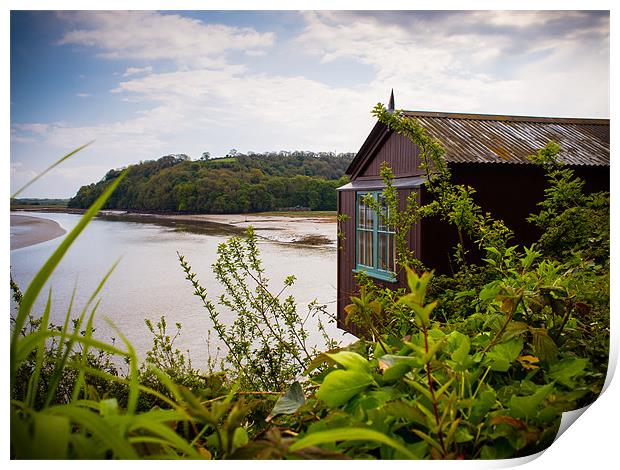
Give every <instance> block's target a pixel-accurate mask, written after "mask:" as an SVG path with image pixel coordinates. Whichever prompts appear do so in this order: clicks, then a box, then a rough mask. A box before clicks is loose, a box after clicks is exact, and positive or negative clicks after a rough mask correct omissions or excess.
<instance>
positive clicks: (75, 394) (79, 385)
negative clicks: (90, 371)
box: [71, 299, 101, 402]
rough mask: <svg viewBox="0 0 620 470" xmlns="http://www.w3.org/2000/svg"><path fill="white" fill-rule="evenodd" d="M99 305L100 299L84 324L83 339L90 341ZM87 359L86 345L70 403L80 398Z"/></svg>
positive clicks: (85, 345) (86, 345)
mask: <svg viewBox="0 0 620 470" xmlns="http://www.w3.org/2000/svg"><path fill="white" fill-rule="evenodd" d="M100 303H101V299H100V300H98V301H97V303H96V304H95V306H94V308H93V311H92V312H91V314H90V317H88V323H87V324H86V331H85V334H84V338H86V339H87V340H89V339H91V338H92V336H93V319H94V318H95V312H96V311H97V309H98V308H99V304H100ZM87 357H88V343H85V344H84V347H83V348H82V357H81V359H80V367H79V373H78V377H77V379H75V385H74V386H73V394H72V395H71V401H72V402H74V401H76V400H77V399H78V398H79V396H80V390H82V385H83V384H84V368H85V367H86V358H87Z"/></svg>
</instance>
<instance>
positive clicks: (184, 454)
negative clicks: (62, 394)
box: [10, 146, 204, 459]
mask: <svg viewBox="0 0 620 470" xmlns="http://www.w3.org/2000/svg"><path fill="white" fill-rule="evenodd" d="M84 147H85V146H82V147H80V148H78V149H76V150H75V151H73V152H71V153H69V154H68V155H66V156H65V157H63V158H61V159H60V160H59V161H57V162H56V163H54V164H53V165H52V166H51V167H50V168H48V169H47V170H46V171H45V172H43V173H42V174H41V175H39V176H38V177H36V178H35V179H34V180H33V181H31V182H30V183H28V184H27V185H26V186H24V188H22V189H21V190H20V191H18V192H17V193H15V194H14V195H13V197H15V196H16V195H17V194H19V193H20V192H21V191H22V190H23V189H25V188H26V187H28V186H29V185H30V184H32V183H33V182H34V181H35V180H37V179H38V178H39V177H40V176H42V175H43V174H45V173H47V172H48V171H49V170H51V169H52V168H54V167H55V166H57V165H58V164H60V163H61V162H63V161H64V160H66V159H67V158H69V157H70V156H72V155H73V154H75V153H77V152H78V151H79V150H81V149H83V148H84ZM124 176H125V174H124V173H123V174H121V175H120V176H119V177H118V178H116V180H114V181H113V182H112V183H111V184H110V186H109V187H108V188H107V189H106V191H105V192H104V193H103V194H102V195H101V196H100V197H99V198H98V199H97V200H96V201H95V202H94V203H93V205H92V206H91V207H90V208H89V209H88V210H87V211H86V213H85V214H84V215H83V216H82V217H81V219H80V221H79V223H78V224H77V225H76V226H75V227H74V228H73V229H72V230H71V231H70V232H69V233H68V234H67V235H66V237H65V238H64V239H63V241H62V242H61V243H60V245H59V246H58V248H57V249H56V250H55V251H54V252H53V253H52V255H51V256H50V257H49V258H48V259H47V261H46V262H45V263H44V265H43V266H42V267H41V269H40V270H39V271H38V272H37V273H36V275H35V276H34V278H33V279H32V281H31V282H30V284H29V285H28V287H27V289H26V291H25V292H24V294H23V297H22V298H21V301H20V302H19V306H18V310H17V315H16V316H15V319H14V322H13V330H12V332H11V342H10V383H11V394H12V396H11V404H10V419H11V458H17V459H67V458H86V459H95V458H123V459H134V458H140V457H149V458H202V457H203V456H204V453H203V454H201V453H199V452H198V450H196V448H195V446H193V445H192V444H190V442H188V441H187V440H186V439H184V438H183V437H181V436H180V435H179V434H177V433H176V432H175V430H174V428H175V426H176V425H177V424H178V423H179V422H185V423H189V424H191V425H195V419H194V418H193V417H192V413H191V412H190V411H189V410H188V407H187V406H186V405H185V404H184V403H185V402H184V401H179V400H170V399H169V398H168V397H166V396H164V395H163V394H161V393H160V392H157V391H155V390H152V389H149V388H147V387H145V386H143V385H141V384H140V382H139V369H138V357H137V355H136V351H135V350H134V348H133V347H132V346H131V344H130V342H129V341H128V340H127V339H126V337H125V336H124V335H123V334H122V332H120V331H119V330H118V329H116V328H115V327H114V326H113V325H112V327H113V328H115V329H116V332H117V334H118V336H119V337H120V338H121V340H122V343H123V348H120V347H117V346H115V345H113V344H108V343H106V342H103V341H100V340H98V339H95V338H94V337H93V320H94V317H95V314H96V312H97V308H98V306H99V301H100V300H96V299H97V296H98V295H99V293H100V291H101V289H102V287H103V286H104V284H105V282H106V280H107V279H108V277H109V276H110V275H111V274H112V271H113V270H114V268H115V267H116V263H115V264H114V265H113V266H112V268H111V269H110V271H109V272H108V273H107V274H106V275H105V276H104V278H103V279H102V281H101V283H100V284H99V286H98V287H97V288H96V289H95V291H94V292H93V294H92V295H91V296H90V298H89V300H88V302H87V303H86V305H85V307H84V309H83V310H82V312H81V314H80V316H79V317H78V319H77V320H76V321H75V322H74V324H73V327H72V328H71V327H70V323H71V314H72V308H73V297H72V299H71V302H70V304H69V306H68V309H67V313H66V316H65V321H64V324H63V326H62V328H51V327H50V323H49V318H50V312H51V305H52V290H51V289H50V290H49V292H48V294H47V302H46V305H45V309H44V312H43V314H42V316H41V318H40V321H37V322H36V323H35V325H37V327H36V328H34V329H31V330H30V331H28V329H27V328H26V325H27V324H28V322H29V320H30V319H31V318H32V316H33V313H32V310H33V306H34V304H35V301H36V300H37V298H38V297H39V296H40V295H41V292H42V290H43V288H44V286H45V284H46V282H47V281H48V280H49V278H50V276H51V275H52V273H53V272H54V269H55V268H56V267H57V266H58V263H60V261H61V260H62V258H63V257H64V256H65V254H66V253H67V251H68V250H69V249H70V248H71V245H72V244H73V242H74V241H75V240H76V239H77V238H78V237H79V236H80V234H81V233H82V231H83V230H84V229H85V228H86V226H87V225H88V224H89V223H90V222H91V220H92V219H93V217H95V215H96V214H97V212H98V211H99V210H100V209H101V208H102V207H103V205H104V204H105V202H106V201H107V199H108V198H109V197H110V195H111V194H112V193H113V191H114V190H115V189H116V187H117V186H118V184H119V183H120V182H121V180H122V179H123V178H124ZM74 294H75V292H74ZM84 321H86V325H85V326H84ZM83 328H84V329H83ZM50 345H51V346H50ZM91 349H96V350H99V351H103V352H104V353H106V354H109V355H112V356H117V357H120V358H125V359H126V360H127V361H128V363H129V373H128V376H127V377H119V376H117V375H114V374H111V373H108V372H106V371H103V370H100V369H97V368H94V367H92V366H91V365H89V362H88V360H87V358H88V354H89V351H90V350H91ZM76 357H77V359H76ZM50 363H51V366H52V367H51V369H52V371H51V374H49V377H48V378H47V380H46V383H45V386H43V384H42V382H41V372H42V370H43V368H44V366H46V365H48V366H49V364H50ZM20 370H22V371H23V370H26V371H27V372H28V371H31V373H30V374H29V376H28V374H19V375H18V372H19V371H20ZM68 370H72V371H74V374H73V376H74V377H75V381H74V384H73V391H72V393H71V396H70V399H69V401H68V402H67V403H61V404H58V403H57V400H56V394H57V388H58V385H59V382H60V381H61V377H63V374H65V373H66V372H67V371H68ZM154 372H155V373H156V374H157V376H158V377H159V378H160V379H161V381H162V383H164V384H167V385H168V389H169V391H170V392H171V394H172V395H173V396H177V397H180V392H179V390H178V389H177V387H176V386H175V385H174V384H173V383H172V382H171V381H170V380H167V379H166V377H165V375H164V374H163V373H162V372H160V371H154ZM73 376H72V377H73ZM18 377H19V378H24V377H28V378H27V380H28V384H27V388H26V393H25V396H18V394H16V393H15V390H16V386H17V385H23V384H17V383H16V381H17V380H18ZM89 377H97V378H100V379H104V380H107V381H109V382H110V383H114V382H116V383H120V384H122V385H123V386H124V387H126V389H127V405H126V407H125V408H122V407H121V406H120V405H119V403H118V401H117V399H116V398H106V399H99V398H98V397H96V396H95V395H94V394H93V393H91V392H90V391H89V388H88V386H87V382H88V380H87V379H88V378H89ZM24 380H25V379H24ZM141 393H148V394H151V395H154V396H156V397H157V398H159V399H160V400H161V401H163V402H165V403H166V404H167V405H169V406H170V409H167V410H162V409H152V410H150V411H147V412H139V411H137V403H138V398H139V395H140V394H141Z"/></svg>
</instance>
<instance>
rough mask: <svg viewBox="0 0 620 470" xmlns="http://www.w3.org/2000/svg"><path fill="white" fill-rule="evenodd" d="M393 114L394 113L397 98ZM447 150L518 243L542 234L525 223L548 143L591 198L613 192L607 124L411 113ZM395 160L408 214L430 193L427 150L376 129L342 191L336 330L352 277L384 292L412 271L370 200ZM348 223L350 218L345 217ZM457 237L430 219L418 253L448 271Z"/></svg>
mask: <svg viewBox="0 0 620 470" xmlns="http://www.w3.org/2000/svg"><path fill="white" fill-rule="evenodd" d="M388 109H389V110H391V111H393V110H394V99H393V95H392V97H391V99H390V104H389V106H388ZM404 114H405V115H406V116H408V117H411V118H415V119H417V120H418V121H419V123H420V124H421V125H422V126H423V127H424V128H425V129H426V131H427V133H428V134H429V135H430V136H432V137H435V138H437V139H438V140H439V141H441V143H442V144H443V146H444V147H445V150H446V154H445V157H446V161H447V163H448V165H449V167H450V169H451V172H452V177H453V181H454V182H455V183H460V184H466V185H469V186H472V187H473V188H474V189H475V190H476V194H475V199H476V202H477V203H478V204H479V205H480V206H481V207H482V209H483V210H484V211H485V212H490V213H491V215H492V216H493V217H494V218H496V219H502V220H503V221H504V222H505V223H506V225H507V226H508V227H509V228H511V229H512V230H513V231H514V233H515V238H516V241H517V242H518V243H521V244H526V245H527V244H531V243H532V242H533V241H535V240H537V239H538V237H539V235H540V234H539V233H537V230H536V229H535V227H534V226H533V225H532V224H530V223H528V222H526V218H527V216H528V215H529V214H530V213H532V212H535V211H536V210H537V209H536V205H537V203H538V202H539V201H541V200H542V199H543V196H544V189H545V187H546V180H545V175H544V171H543V170H542V169H541V168H540V167H538V166H536V165H534V164H532V163H531V162H530V161H529V160H528V156H529V155H532V154H535V153H536V152H537V150H539V149H541V148H543V147H544V146H545V145H546V144H547V143H548V142H549V141H550V140H554V141H556V142H557V143H559V144H560V147H561V152H560V154H559V158H560V159H561V160H562V161H563V162H564V163H566V164H567V165H568V166H569V167H570V168H572V169H573V170H574V171H575V173H576V175H577V176H579V177H581V178H583V179H584V180H585V182H586V185H585V191H602V190H609V119H574V118H550V117H525V116H501V115H483V114H460V113H441V112H424V111H404ZM383 162H387V164H388V165H389V166H390V168H391V169H392V171H393V173H394V181H393V184H394V186H395V187H396V188H397V189H398V193H399V201H400V204H401V209H403V208H404V205H405V201H406V198H407V197H408V196H409V195H410V194H411V193H415V194H416V196H417V200H418V203H419V204H425V203H426V202H428V200H429V196H428V194H427V193H426V191H425V187H424V176H423V175H424V170H422V169H421V168H420V157H419V151H418V148H417V147H416V145H415V144H413V143H412V142H410V141H409V140H408V139H406V138H405V137H403V136H402V135H399V134H397V133H395V132H393V131H392V130H390V129H388V128H387V126H385V125H384V124H382V123H380V122H377V124H376V125H375V126H374V128H373V129H372V131H371V132H370V134H369V135H368V137H367V138H366V141H365V142H364V143H363V144H362V146H361V148H360V150H359V151H358V153H357V155H356V157H355V158H354V160H353V161H352V162H351V164H350V166H349V168H348V169H347V171H346V174H347V175H348V176H349V178H350V183H348V184H346V185H344V186H342V187H340V188H338V213H339V214H346V216H347V217H344V219H345V220H344V221H342V220H341V221H340V222H339V230H340V231H341V233H342V235H343V236H342V237H340V239H339V242H338V243H339V249H338V274H337V276H338V280H337V296H338V297H337V316H338V327H339V328H342V329H346V330H347V331H350V332H352V333H354V334H355V333H356V332H357V329H356V328H355V326H354V325H353V326H351V325H346V324H345V317H346V314H345V312H344V307H345V306H346V305H347V304H349V303H350V297H351V295H355V294H356V292H357V285H356V283H355V280H354V276H355V274H356V272H358V271H365V272H366V273H367V274H368V275H369V276H371V277H372V278H374V280H375V281H376V282H377V283H378V284H380V285H383V286H385V287H392V288H397V287H404V286H405V285H406V279H405V273H404V272H396V268H395V262H394V257H395V243H394V234H393V232H392V231H391V229H390V227H388V226H385V225H383V224H382V223H381V220H379V218H378V217H376V215H375V214H374V213H373V212H374V211H373V210H372V209H370V208H369V207H367V206H366V205H364V203H363V201H362V197H363V196H364V195H365V194H367V193H372V194H374V195H376V197H378V195H379V194H380V192H381V191H382V190H383V189H384V187H385V185H384V183H383V181H382V178H381V176H380V175H379V171H380V168H381V165H382V164H383ZM341 219H342V218H341ZM455 242H456V240H455V233H454V229H453V228H449V227H447V226H446V225H445V223H443V222H441V221H438V220H432V219H423V220H422V221H420V222H418V223H417V224H415V226H413V228H412V229H411V231H410V233H409V244H410V249H411V250H412V251H413V253H414V254H415V256H416V257H417V258H418V259H420V260H421V261H422V262H423V263H424V264H425V266H428V267H429V268H432V269H435V270H436V271H437V272H449V270H450V256H451V248H452V247H453V246H455V244H456V243H455Z"/></svg>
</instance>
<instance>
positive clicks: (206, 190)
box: [68, 151, 354, 214]
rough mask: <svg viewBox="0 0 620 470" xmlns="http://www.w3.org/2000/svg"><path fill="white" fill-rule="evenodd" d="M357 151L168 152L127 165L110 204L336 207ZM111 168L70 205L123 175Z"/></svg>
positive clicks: (199, 208)
mask: <svg viewBox="0 0 620 470" xmlns="http://www.w3.org/2000/svg"><path fill="white" fill-rule="evenodd" d="M353 157H354V154H353V153H340V154H335V153H332V152H320V153H314V152H306V151H294V152H278V153H276V152H270V153H263V154H257V153H251V154H239V153H236V152H235V154H234V156H227V157H224V158H211V159H206V158H204V157H203V158H201V159H200V160H196V161H192V160H190V159H189V157H187V155H183V154H180V155H166V156H164V157H161V158H159V159H158V160H148V161H141V162H139V163H137V164H135V165H130V166H129V167H128V168H127V175H126V177H125V178H124V179H123V181H122V182H121V183H120V184H119V186H118V188H117V190H116V191H115V192H114V194H113V195H112V197H110V199H109V200H108V201H107V203H106V205H105V208H106V209H123V210H143V211H153V212H186V213H199V212H200V213H215V214H221V213H243V212H261V211H269V210H277V209H281V208H289V207H304V208H309V209H311V210H336V188H337V187H338V186H341V185H342V184H345V183H346V182H347V181H348V179H347V177H346V176H345V175H344V172H345V170H346V168H347V167H348V165H349V164H350V163H351V160H352V159H353ZM122 171H123V169H112V170H110V171H108V172H107V173H106V174H105V176H104V177H103V178H102V179H101V180H100V181H99V182H97V183H91V184H88V185H85V186H82V187H81V188H80V189H79V190H78V192H77V194H76V195H75V196H74V197H73V198H71V200H70V201H69V203H68V207H73V208H86V207H89V206H90V205H91V204H92V203H93V202H94V201H95V200H96V199H97V197H99V196H100V195H101V194H102V193H103V191H104V190H105V189H106V188H107V187H108V186H109V185H110V184H111V183H112V182H113V181H114V180H115V179H116V178H117V177H118V176H119V175H120V174H121V172H122Z"/></svg>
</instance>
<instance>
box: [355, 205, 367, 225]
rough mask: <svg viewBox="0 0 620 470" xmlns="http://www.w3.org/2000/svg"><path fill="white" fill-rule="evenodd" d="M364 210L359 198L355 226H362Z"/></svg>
mask: <svg viewBox="0 0 620 470" xmlns="http://www.w3.org/2000/svg"><path fill="white" fill-rule="evenodd" d="M365 216H366V211H365V210H364V203H363V202H362V200H361V198H358V200H357V226H358V227H363V226H364V224H365V223H366V221H365Z"/></svg>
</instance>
